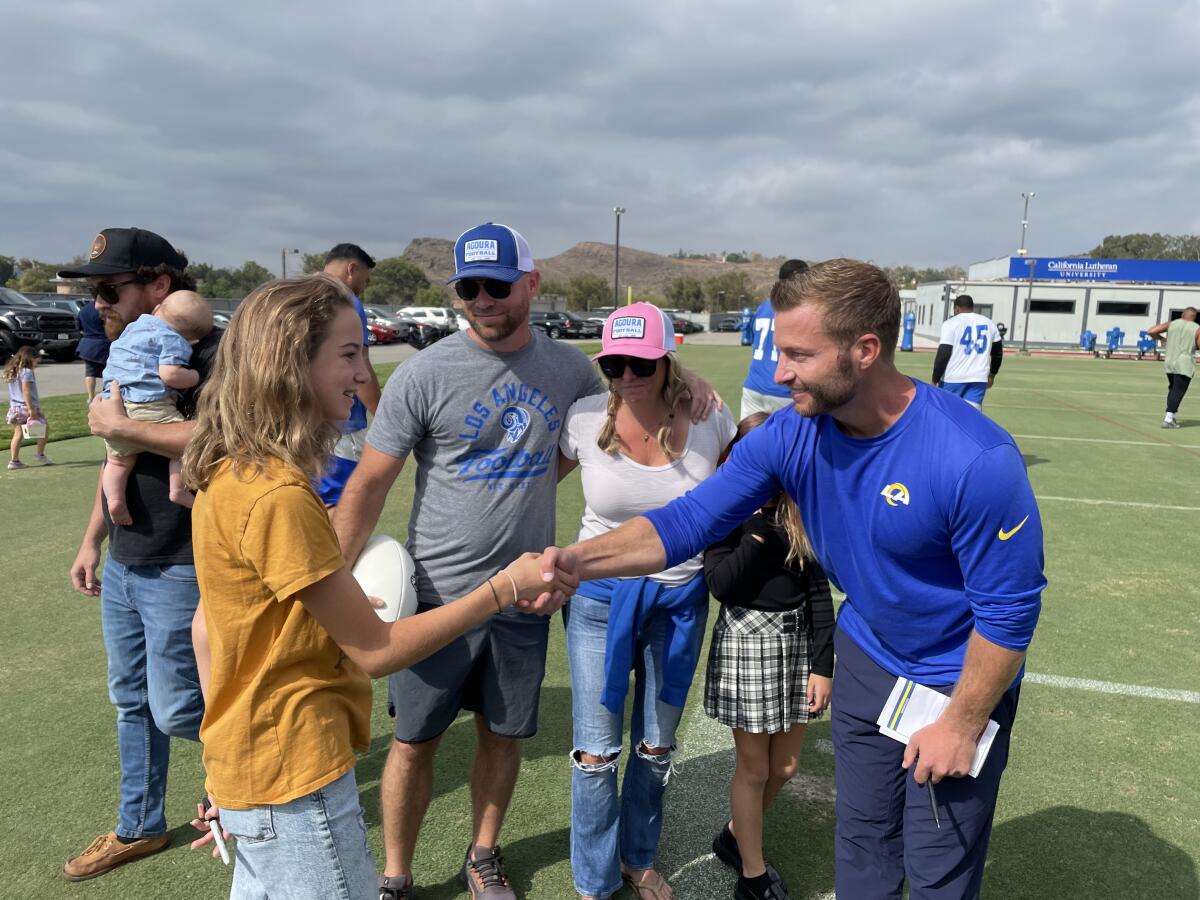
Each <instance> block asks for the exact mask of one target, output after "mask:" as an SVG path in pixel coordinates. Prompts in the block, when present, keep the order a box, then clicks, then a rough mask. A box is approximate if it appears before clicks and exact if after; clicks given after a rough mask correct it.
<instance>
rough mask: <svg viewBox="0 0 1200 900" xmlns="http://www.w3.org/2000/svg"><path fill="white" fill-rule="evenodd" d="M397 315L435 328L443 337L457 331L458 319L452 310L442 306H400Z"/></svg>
mask: <svg viewBox="0 0 1200 900" xmlns="http://www.w3.org/2000/svg"><path fill="white" fill-rule="evenodd" d="M399 315H401V316H403V317H405V318H406V319H415V320H416V321H418V322H426V323H428V324H430V325H433V326H435V327H437V328H438V329H439V330H440V331H441V332H442V336H443V337H444V336H445V335H447V334H450V333H451V332H453V331H458V319H457V318H456V317H455V313H454V310H452V309H450V308H448V307H444V306H402V307H400V310H399Z"/></svg>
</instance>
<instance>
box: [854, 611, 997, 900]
mask: <svg viewBox="0 0 1200 900" xmlns="http://www.w3.org/2000/svg"><path fill="white" fill-rule="evenodd" d="M834 648H835V651H836V653H837V670H836V672H835V673H834V679H833V703H832V707H833V711H832V722H833V746H834V759H835V762H836V781H837V826H836V838H835V844H834V855H835V859H836V883H837V895H838V896H839V897H850V898H853V900H877V898H878V900H884V898H888V900H891V898H896V900H899V897H900V894H901V889H902V887H903V884H904V881H905V879H907V881H908V889H909V897H910V900H931V898H937V900H963V898H975V897H978V896H979V891H980V884H981V883H982V881H983V864H984V861H985V859H986V858H987V845H988V838H989V837H991V833H992V815H993V813H994V812H995V809H996V793H997V791H998V790H999V788H1000V776H1001V775H1002V774H1003V772H1004V767H1005V765H1006V764H1007V763H1008V740H1009V734H1010V732H1011V729H1012V722H1013V718H1014V716H1015V715H1016V712H1017V698H1018V695H1019V694H1020V685H1019V684H1018V685H1015V686H1014V687H1012V688H1010V689H1009V690H1008V692H1007V693H1005V694H1004V696H1003V697H1002V698H1001V700H1000V703H999V705H997V707H996V709H995V710H994V711H993V712H992V715H991V718H993V719H995V720H996V723H997V724H998V725H999V726H1000V730H999V732H998V733H997V734H996V739H995V741H994V742H993V744H992V749H991V752H990V753H989V754H988V758H987V762H986V763H985V764H984V767H983V769H982V770H981V771H980V773H979V777H978V778H970V777H966V778H946V779H943V780H942V781H941V782H939V783H938V784H937V785H935V787H934V792H935V794H936V796H937V804H938V816H939V818H940V820H941V828H940V829H939V828H938V827H937V825H936V824H935V823H934V819H933V812H932V810H931V809H930V801H929V791H928V788H926V787H925V785H918V784H917V783H916V782H915V781H914V780H913V777H912V775H911V774H910V773H909V772H907V771H905V770H904V769H902V768H901V763H902V762H903V760H904V745H903V744H901V743H900V742H899V741H895V740H892V739H891V738H889V737H885V736H884V735H882V734H880V733H879V726H878V725H877V724H876V720H877V719H878V717H879V713H880V712H881V711H882V709H883V705H884V704H885V703H886V702H887V699H888V695H889V694H890V693H891V690H892V687H893V685H895V683H896V676H895V675H891V674H889V673H887V672H885V671H884V670H883V669H881V668H880V667H879V666H877V665H876V664H875V662H874V661H873V660H871V659H870V658H869V657H868V656H867V655H866V654H865V653H863V651H862V650H861V649H859V647H858V645H857V644H856V643H855V642H854V641H853V640H852V639H851V638H849V637H848V636H847V635H845V634H844V633H843V632H842V630H841V629H840V628H839V629H838V630H837V632H836V634H835V637H834ZM930 687H933V685H930ZM936 690H939V691H942V692H943V693H946V694H948V693H950V692H951V690H952V687H951V686H947V687H937V688H936Z"/></svg>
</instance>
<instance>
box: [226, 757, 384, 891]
mask: <svg viewBox="0 0 1200 900" xmlns="http://www.w3.org/2000/svg"><path fill="white" fill-rule="evenodd" d="M221 826H222V827H223V828H224V829H225V830H226V831H228V832H229V833H230V834H232V835H233V836H234V839H235V840H236V841H237V848H236V856H237V860H236V862H235V863H234V869H233V886H232V887H231V888H230V890H229V900H272V898H279V897H286V898H288V900H375V898H376V897H378V896H379V888H378V883H377V881H376V880H375V861H374V860H373V859H372V858H371V851H370V849H369V848H368V847H367V827H366V825H364V824H363V817H362V807H360V806H359V805H358V786H357V785H356V784H355V781H354V770H353V769H351V770H350V771H349V772H347V773H346V774H345V775H343V776H341V777H340V778H338V779H337V780H336V781H332V782H330V783H329V784H327V785H325V787H323V788H321V789H320V790H316V791H313V792H312V793H311V794H306V795H305V796H303V797H300V798H298V799H296V800H293V801H292V802H291V803H284V804H281V805H279V806H256V807H254V808H252V809H222V810H221Z"/></svg>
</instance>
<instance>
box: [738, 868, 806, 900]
mask: <svg viewBox="0 0 1200 900" xmlns="http://www.w3.org/2000/svg"><path fill="white" fill-rule="evenodd" d="M733 900H792V895H791V894H789V893H788V889H787V885H785V884H784V883H783V880H782V879H781V878H780V877H779V873H778V872H776V871H775V870H774V869H772V868H771V867H770V866H767V871H765V872H764V873H763V874H761V875H759V876H758V877H757V878H746V877H744V876H742V875H739V876H738V880H737V887H736V888H734V891H733Z"/></svg>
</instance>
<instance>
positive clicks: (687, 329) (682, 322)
mask: <svg viewBox="0 0 1200 900" xmlns="http://www.w3.org/2000/svg"><path fill="white" fill-rule="evenodd" d="M671 324H673V325H674V326H675V333H676V334H696V333H698V332H701V331H703V330H704V326H703V325H701V324H700V323H699V322H693V321H692V320H691V319H681V318H679V317H678V316H674V317H672V319H671Z"/></svg>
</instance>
